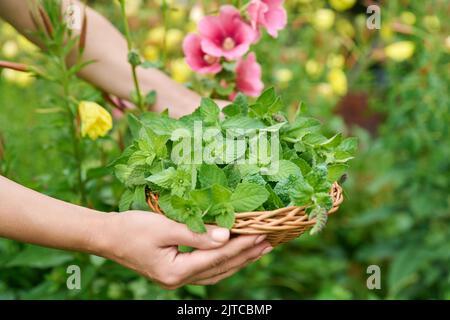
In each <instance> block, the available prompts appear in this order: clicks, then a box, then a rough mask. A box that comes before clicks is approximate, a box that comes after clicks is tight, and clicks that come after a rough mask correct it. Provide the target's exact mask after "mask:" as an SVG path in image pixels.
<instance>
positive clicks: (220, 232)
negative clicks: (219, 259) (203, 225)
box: [211, 228, 230, 243]
mask: <svg viewBox="0 0 450 320" xmlns="http://www.w3.org/2000/svg"><path fill="white" fill-rule="evenodd" d="M229 237H230V231H228V230H227V229H223V228H217V229H214V230H213V231H212V232H211V238H212V239H213V241H215V242H220V243H222V242H225V241H227V240H228V238H229Z"/></svg>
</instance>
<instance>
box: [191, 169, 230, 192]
mask: <svg viewBox="0 0 450 320" xmlns="http://www.w3.org/2000/svg"><path fill="white" fill-rule="evenodd" d="M198 180H199V181H200V184H201V186H202V188H206V187H209V186H212V185H213V184H220V185H222V186H226V185H227V184H228V183H227V177H226V176H225V173H224V172H223V171H222V170H221V169H220V168H219V167H218V166H217V165H215V164H202V165H201V166H200V169H199V172H198Z"/></svg>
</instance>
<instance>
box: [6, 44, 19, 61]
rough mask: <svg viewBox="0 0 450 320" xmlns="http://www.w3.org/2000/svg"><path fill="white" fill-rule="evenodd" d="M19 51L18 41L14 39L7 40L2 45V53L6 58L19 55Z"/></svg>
mask: <svg viewBox="0 0 450 320" xmlns="http://www.w3.org/2000/svg"><path fill="white" fill-rule="evenodd" d="M18 52H19V47H18V46H17V43H16V42H15V41H13V40H8V41H5V43H4V44H3V46H2V53H3V55H4V56H5V57H6V58H9V59H12V58H14V57H15V56H17V53H18Z"/></svg>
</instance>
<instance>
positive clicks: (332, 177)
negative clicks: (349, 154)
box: [328, 164, 348, 182]
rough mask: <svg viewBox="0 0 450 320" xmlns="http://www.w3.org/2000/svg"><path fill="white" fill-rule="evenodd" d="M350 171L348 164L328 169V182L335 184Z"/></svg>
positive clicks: (334, 165) (332, 166)
mask: <svg viewBox="0 0 450 320" xmlns="http://www.w3.org/2000/svg"><path fill="white" fill-rule="evenodd" d="M347 170H348V165H346V164H333V165H331V166H329V167H328V181H330V182H335V181H338V180H339V178H340V177H341V176H342V175H343V174H344V173H345V172H346V171H347Z"/></svg>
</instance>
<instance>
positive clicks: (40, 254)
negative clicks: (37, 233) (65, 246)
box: [6, 245, 73, 269]
mask: <svg viewBox="0 0 450 320" xmlns="http://www.w3.org/2000/svg"><path fill="white" fill-rule="evenodd" d="M71 260H73V255H72V254H70V253H67V252H64V251H61V250H56V249H48V248H44V247H38V246H34V245H26V246H25V249H24V250H22V251H20V252H19V253H18V254H17V255H15V256H14V257H13V258H12V259H11V260H9V261H8V262H7V263H6V267H9V268H12V267H27V268H39V269H44V268H52V267H57V266H61V265H64V264H66V263H67V262H69V261H71Z"/></svg>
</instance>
